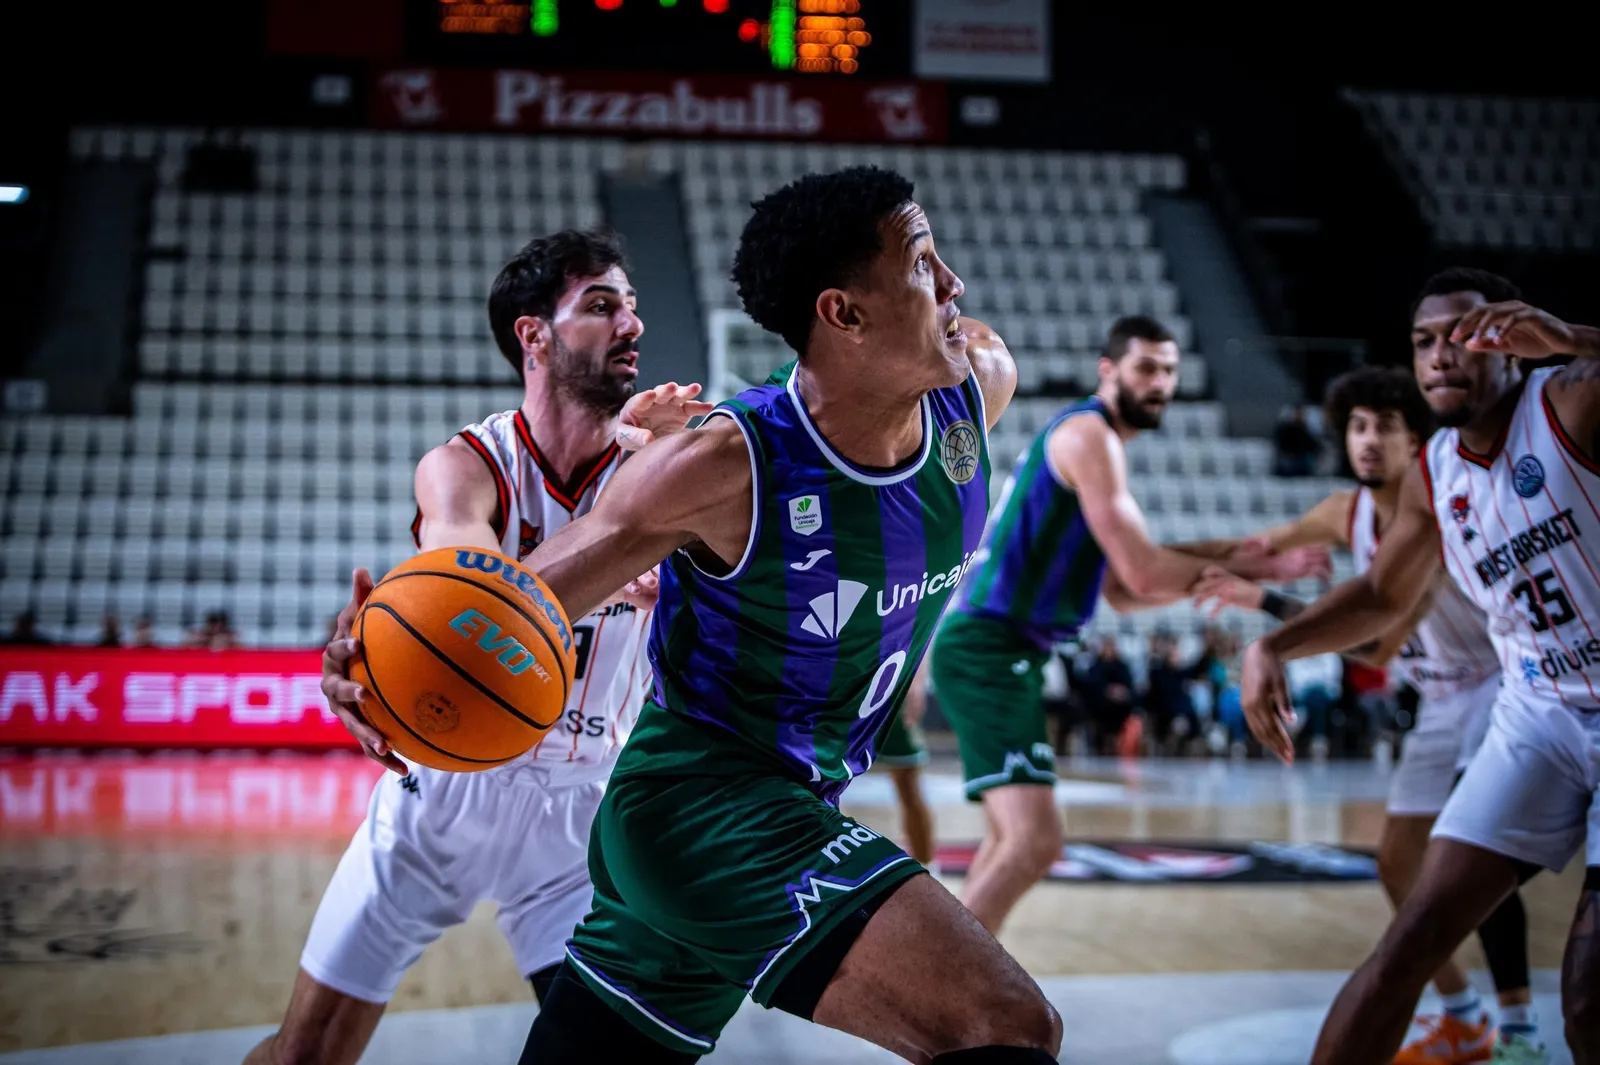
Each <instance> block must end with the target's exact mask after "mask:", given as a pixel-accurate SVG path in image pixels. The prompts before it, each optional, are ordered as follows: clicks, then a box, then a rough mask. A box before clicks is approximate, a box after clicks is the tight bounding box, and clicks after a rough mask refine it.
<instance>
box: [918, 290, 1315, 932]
mask: <svg viewBox="0 0 1600 1065" xmlns="http://www.w3.org/2000/svg"><path fill="white" fill-rule="evenodd" d="M1099 369H1100V387H1099V389H1098V390H1097V391H1096V392H1095V394H1094V395H1092V396H1090V397H1089V398H1088V399H1085V400H1082V401H1081V402H1078V403H1074V404H1072V405H1070V406H1068V407H1066V408H1065V409H1063V410H1062V411H1061V412H1060V413H1059V414H1057V415H1056V417H1055V418H1054V419H1053V420H1052V421H1051V422H1050V424H1048V425H1047V426H1045V428H1044V429H1043V430H1042V431H1041V432H1040V433H1039V435H1038V436H1037V437H1036V438H1035V439H1034V441H1033V444H1032V445H1031V446H1030V447H1029V449H1028V450H1027V451H1026V452H1025V453H1024V454H1023V456H1022V458H1021V460H1020V462H1019V463H1018V466H1017V468H1016V469H1015V470H1014V471H1013V472H1012V475H1011V478H1010V480H1009V481H1008V482H1007V484H1006V486H1005V488H1004V490H1003V492H1002V495H1001V498H1000V501H999V502H998V503H997V504H996V505H995V509H994V517H993V520H992V522H991V523H990V528H989V531H988V533H987V534H986V537H985V541H984V545H983V547H982V549H980V550H979V552H978V555H977V557H976V558H975V559H974V564H975V566H976V570H975V572H974V573H973V574H972V576H971V577H970V578H969V579H968V581H967V583H966V584H965V585H964V586H963V590H962V593H961V596H960V597H959V601H958V603H957V605H956V606H955V608H954V609H953V610H952V612H951V615H950V617H949V619H948V620H947V621H946V623H945V624H944V625H943V626H942V627H941V628H940V630H939V635H938V639H937V640H936V641H935V643H934V648H933V652H932V662H933V681H934V685H935V687H937V689H938V691H939V700H940V703H939V705H940V706H942V707H944V708H946V711H947V715H948V716H949V718H950V723H951V726H952V727H953V728H954V729H955V733H956V738H957V740H958V741H959V743H960V747H961V770H962V773H963V775H964V776H965V778H966V791H967V798H968V799H969V800H972V801H975V802H976V801H981V802H982V803H983V812H984V820H985V823H986V827H987V831H986V832H985V835H984V839H983V843H982V844H981V845H980V846H979V848H978V853H977V855H976V856H975V857H974V859H973V863H972V867H971V869H970V871H969V872H968V873H967V878H966V891H965V895H964V898H963V900H962V901H964V902H965V903H966V905H967V908H968V909H969V910H971V911H972V913H973V914H974V915H975V916H976V917H977V918H978V920H979V921H981V922H982V923H983V926H984V927H985V928H987V929H988V930H989V931H990V932H992V933H998V932H999V930H1000V926H1001V925H1002V923H1004V921H1005V918H1006V915H1007V914H1008V913H1010V912H1011V908H1012V907H1013V906H1015V905H1016V903H1017V901H1018V900H1019V899H1021V898H1022V896H1023V895H1024V894H1025V893H1026V892H1027V891H1028V890H1029V889H1030V888H1032V887H1033V885H1034V884H1036V883H1038V882H1039V881H1040V880H1041V879H1042V878H1043V877H1044V875H1045V874H1046V873H1047V872H1048V871H1049V869H1050V865H1051V863H1052V862H1054V861H1056V860H1057V859H1058V858H1059V857H1060V856H1061V841H1062V837H1061V818H1060V815H1059V814H1058V813H1057V812H1056V807H1055V781H1056V774H1055V749H1054V748H1053V747H1052V746H1051V745H1050V740H1049V733H1048V727H1047V723H1046V720H1045V709H1044V699H1043V693H1044V666H1045V663H1046V662H1048V661H1049V659H1050V656H1051V648H1052V647H1053V646H1054V645H1056V644H1059V643H1063V642H1065V641H1067V640H1070V639H1073V638H1074V637H1075V636H1076V635H1077V633H1078V631H1079V629H1080V628H1082V626H1083V625H1084V624H1085V623H1086V622H1087V621H1088V620H1089V617H1090V615H1091V614H1093V612H1094V608H1095V604H1096V602H1097V601H1098V600H1099V598H1100V596H1101V594H1102V592H1103V593H1104V595H1105V598H1106V601H1107V602H1108V603H1110V604H1111V605H1112V607H1113V608H1115V609H1117V610H1119V611H1123V610H1134V609H1142V608H1144V607H1147V606H1154V605H1158V604H1160V603H1168V602H1173V601H1175V600H1177V599H1181V598H1183V597H1185V596H1187V595H1188V594H1189V592H1190V590H1191V589H1192V588H1193V587H1194V586H1195V582H1196V581H1198V580H1199V579H1200V576H1201V573H1202V571H1203V570H1205V568H1206V566H1207V562H1206V560H1205V559H1202V558H1200V557H1197V556H1195V555H1191V554H1184V553H1180V551H1178V550H1173V549H1170V548H1164V547H1158V546H1156V545H1155V544H1153V543H1151V541H1150V535H1149V532H1148V531H1147V529H1146V526H1145V522H1144V516H1143V514H1142V513H1141V512H1140V510H1139V505H1138V503H1136V502H1135V501H1134V498H1133V495H1132V493H1131V491H1130V490H1129V487H1128V474H1127V462H1126V458H1125V455H1124V452H1123V447H1124V444H1125V442H1126V441H1128V440H1130V439H1132V438H1133V437H1134V436H1137V435H1138V434H1139V433H1140V432H1142V431H1144V430H1146V429H1156V428H1159V427H1160V425H1161V415H1162V413H1163V412H1164V411H1165V410H1166V407H1167V404H1168V403H1170V402H1172V397H1173V393H1174V390H1175V389H1176V387H1177V380H1178V345H1177V342H1176V341H1175V340H1174V339H1173V337H1172V334H1171V333H1170V332H1168V331H1167V329H1166V327H1164V326H1163V325H1161V323H1159V322H1157V321H1155V320H1153V319H1150V318H1146V317H1143V316H1135V317H1129V318H1123V319H1121V320H1120V321H1118V322H1116V323H1115V324H1114V325H1113V326H1112V327H1111V331H1110V335H1109V336H1108V337H1107V339H1106V346H1105V349H1104V350H1103V351H1102V353H1101V356H1100V364H1099ZM1219 557H1220V555H1219ZM1326 564H1327V554H1326V552H1325V551H1311V550H1299V551H1296V552H1293V553H1291V554H1289V555H1283V556H1268V555H1262V556H1260V557H1259V558H1250V559H1241V560H1239V561H1230V562H1228V563H1227V565H1229V566H1232V567H1237V568H1238V569H1241V570H1245V571H1246V573H1247V575H1250V576H1259V577H1272V578H1274V579H1293V578H1294V577H1297V576H1299V575H1301V573H1302V572H1307V571H1308V569H1302V568H1296V567H1315V566H1318V565H1323V566H1325V565H1326ZM1237 583H1238V584H1239V585H1241V586H1244V589H1243V590H1245V591H1252V590H1253V591H1257V592H1259V589H1256V588H1254V586H1252V585H1249V582H1247V581H1239V582H1237Z"/></svg>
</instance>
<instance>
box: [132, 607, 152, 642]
mask: <svg viewBox="0 0 1600 1065" xmlns="http://www.w3.org/2000/svg"><path fill="white" fill-rule="evenodd" d="M155 645H156V627H155V626H154V625H152V624H151V623H150V615H148V614H142V615H140V616H139V618H138V620H136V621H135V622H134V623H133V646H134V647H154V646H155Z"/></svg>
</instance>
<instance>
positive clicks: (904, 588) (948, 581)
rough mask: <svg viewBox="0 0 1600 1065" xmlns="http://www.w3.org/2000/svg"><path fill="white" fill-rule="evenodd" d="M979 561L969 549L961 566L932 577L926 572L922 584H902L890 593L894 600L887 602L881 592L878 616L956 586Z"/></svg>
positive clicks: (885, 615) (888, 613) (886, 615)
mask: <svg viewBox="0 0 1600 1065" xmlns="http://www.w3.org/2000/svg"><path fill="white" fill-rule="evenodd" d="M977 561H978V557H977V554H976V553H974V552H971V551H969V552H967V555H966V557H965V558H963V559H962V560H961V565H959V566H951V567H950V568H949V570H947V571H945V572H943V573H935V574H934V575H933V576H932V578H930V577H929V576H928V575H927V574H926V573H924V574H923V575H922V583H921V584H902V585H900V586H898V587H896V588H894V589H893V590H892V591H890V593H889V595H890V598H891V599H893V602H887V603H886V602H885V601H884V598H883V593H882V592H879V593H878V616H879V617H885V618H886V617H888V616H889V615H890V614H891V613H892V612H894V611H896V610H899V609H900V608H901V607H903V606H910V605H912V604H914V603H916V602H917V601H919V600H922V599H926V598H927V597H928V596H930V595H936V594H937V593H939V592H942V591H949V590H950V589H953V588H955V586H956V585H958V584H960V583H961V578H962V577H964V576H966V573H967V570H968V569H970V568H972V565H973V564H974V563H975V562H977Z"/></svg>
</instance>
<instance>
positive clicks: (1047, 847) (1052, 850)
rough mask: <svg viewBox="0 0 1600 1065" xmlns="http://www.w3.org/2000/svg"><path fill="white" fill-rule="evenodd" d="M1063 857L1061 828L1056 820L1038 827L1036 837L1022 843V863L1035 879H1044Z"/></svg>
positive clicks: (1033, 836)
mask: <svg viewBox="0 0 1600 1065" xmlns="http://www.w3.org/2000/svg"><path fill="white" fill-rule="evenodd" d="M1060 857H1061V826H1060V825H1059V824H1057V823H1056V822H1055V821H1054V820H1051V821H1049V822H1047V823H1045V824H1043V825H1040V826H1038V831H1037V833H1036V834H1035V835H1032V836H1029V837H1027V838H1026V839H1025V840H1023V841H1021V857H1020V861H1021V863H1022V865H1023V867H1024V868H1025V869H1026V871H1027V872H1028V873H1029V874H1030V875H1032V876H1034V877H1036V878H1037V877H1042V876H1044V875H1045V874H1046V873H1048V872H1049V871H1050V866H1051V865H1053V864H1055V862H1056V861H1057V860H1058V859H1059V858H1060Z"/></svg>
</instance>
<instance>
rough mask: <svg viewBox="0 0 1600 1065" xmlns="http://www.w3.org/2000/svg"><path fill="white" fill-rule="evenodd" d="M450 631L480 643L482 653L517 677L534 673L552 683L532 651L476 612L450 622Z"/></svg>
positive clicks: (467, 611) (478, 644)
mask: <svg viewBox="0 0 1600 1065" xmlns="http://www.w3.org/2000/svg"><path fill="white" fill-rule="evenodd" d="M450 627H451V628H452V629H454V630H455V631H456V632H459V633H460V634H461V635H463V636H465V637H466V638H467V639H469V640H476V641H477V646H478V649H479V650H480V651H484V652H487V653H488V654H491V655H494V660H495V661H496V662H498V663H500V664H501V665H502V666H504V667H505V670H506V672H507V673H510V674H511V675H512V676H513V677H519V676H521V675H522V674H523V673H525V672H527V671H528V670H530V669H531V670H533V671H534V672H535V673H537V674H539V676H541V677H543V678H544V679H545V680H547V681H548V680H549V679H550V674H549V673H548V672H546V671H545V668H544V667H543V666H541V665H540V664H539V660H538V658H537V657H536V656H535V655H534V653H533V652H532V651H530V650H528V649H527V648H526V647H524V646H522V644H520V643H518V642H517V639H516V637H514V636H504V635H501V632H500V626H499V625H496V624H495V623H494V622H492V621H490V620H489V619H488V618H486V617H484V616H483V615H482V614H480V613H478V612H477V611H476V610H463V611H462V612H461V613H460V614H458V615H456V618H455V620H454V621H452V622H450Z"/></svg>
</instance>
